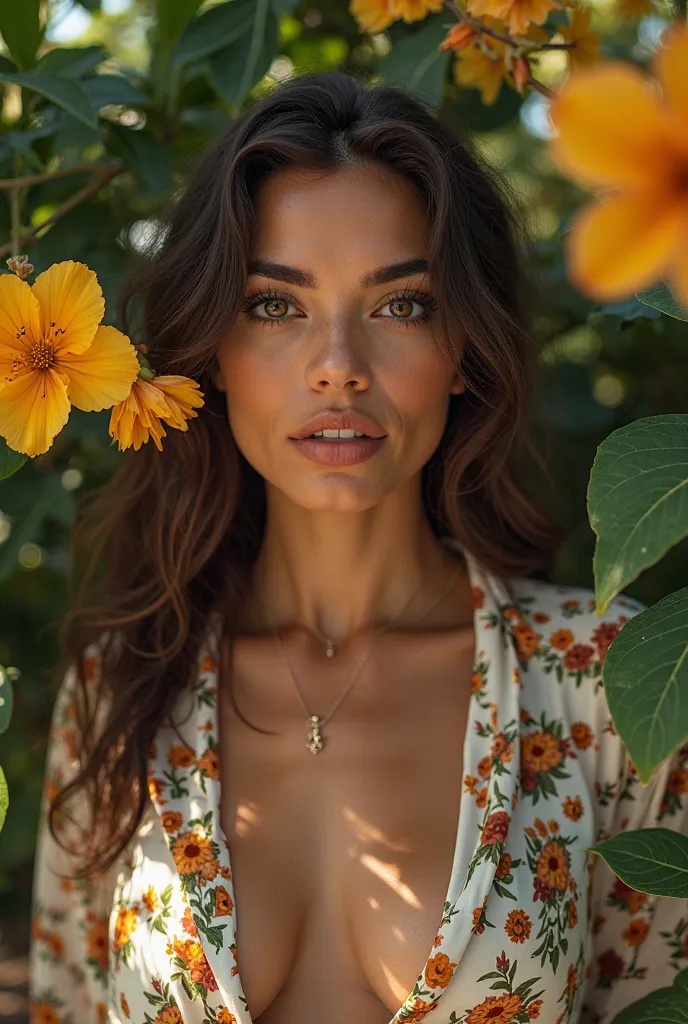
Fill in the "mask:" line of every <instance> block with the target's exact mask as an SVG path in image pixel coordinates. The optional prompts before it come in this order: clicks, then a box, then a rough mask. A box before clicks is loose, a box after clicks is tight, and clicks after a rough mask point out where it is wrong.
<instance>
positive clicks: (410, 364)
mask: <svg viewBox="0 0 688 1024" xmlns="http://www.w3.org/2000/svg"><path fill="white" fill-rule="evenodd" d="M427 254H428V249H427V225H426V222H425V215H424V212H423V208H422V205H421V203H420V201H419V200H418V198H417V197H416V195H415V193H414V191H413V189H412V187H411V185H410V184H409V183H408V182H407V181H406V179H405V178H403V177H401V176H399V175H396V174H395V173H394V172H392V171H390V170H389V169H388V168H386V167H384V166H378V165H375V166H373V165H363V166H357V167H354V168H349V169H346V170H345V171H337V172H335V173H324V174H321V173H316V172H312V171H303V170H298V171H297V170H291V169H290V170H288V171H281V172H279V173H278V174H276V175H275V176H273V177H272V178H270V179H269V180H268V181H267V182H266V183H265V185H264V187H263V189H262V190H261V193H260V196H259V200H258V203H257V229H256V231H255V233H254V237H253V245H252V250H251V253H250V259H251V261H256V260H262V261H266V260H270V261H272V262H274V263H279V264H282V265H287V266H288V267H290V268H293V269H292V271H291V274H289V275H288V276H289V277H290V280H289V281H286V280H284V276H283V274H282V273H281V272H280V270H279V269H278V268H268V267H266V266H263V267H262V268H259V267H256V268H254V269H255V270H256V271H260V272H254V273H250V274H249V277H248V278H247V284H246V290H245V300H248V301H245V302H244V303H243V309H242V311H241V312H240V313H238V315H237V317H236V320H235V322H234V324H233V325H232V327H231V329H230V330H229V332H228V333H227V335H226V337H225V338H224V339H223V341H222V343H221V345H220V348H219V351H218V354H217V364H218V365H217V369H216V371H215V383H216V384H217V386H218V387H219V388H221V389H222V390H224V391H225V392H226V395H227V408H228V415H229V423H230V427H231V429H232V432H233V434H234V438H235V440H236V443H237V444H238V446H239V448H240V450H241V452H242V453H243V455H244V457H245V458H246V459H247V461H248V462H249V463H250V464H251V465H252V466H253V467H254V468H255V469H256V471H257V472H258V473H260V474H261V476H262V477H264V479H265V480H266V482H267V483H268V484H272V485H273V486H274V487H276V488H278V489H279V490H280V491H282V492H284V493H285V494H286V495H287V496H288V497H290V498H291V499H292V500H293V501H294V502H295V503H296V504H298V505H300V506H302V507H304V508H309V509H321V510H325V509H327V510H331V511H336V510H349V511H356V510H363V509H366V508H370V507H371V506H373V505H375V504H377V503H378V502H380V501H381V500H382V499H384V498H385V497H386V496H387V495H389V494H391V493H392V492H393V491H395V490H396V489H397V488H399V487H400V486H402V485H403V484H405V483H407V482H408V481H409V479H410V478H411V477H412V476H413V475H414V474H417V473H419V472H420V470H421V468H422V467H423V465H424V464H425V463H426V462H427V461H428V459H429V458H430V457H431V455H432V453H433V452H434V450H435V448H436V447H437V445H438V443H439V440H440V438H441V436H442V432H443V430H444V426H445V422H446V416H447V411H448V403H449V396H450V394H458V393H459V392H461V391H463V384H462V382H461V381H460V380H459V378H458V377H457V376H456V375H455V372H454V370H453V368H452V367H451V366H450V365H449V363H448V362H447V360H446V358H445V357H444V356H443V355H442V353H441V352H440V351H439V349H438V348H437V347H436V345H435V342H434V332H435V328H434V324H435V320H436V315H435V313H434V312H433V310H434V308H436V305H437V302H436V301H433V299H434V293H433V284H432V281H431V280H430V278H429V275H428V273H427V271H425V272H424V271H423V269H422V267H421V268H420V269H419V268H417V267H416V268H412V269H411V272H409V270H408V269H407V270H405V271H402V272H401V274H399V273H398V272H397V273H392V275H391V278H393V279H391V278H390V277H388V278H387V279H385V280H384V281H383V282H382V283H374V284H370V283H368V282H367V281H366V280H365V278H366V275H371V274H372V272H373V271H376V270H379V269H380V268H384V267H388V266H389V265H390V264H398V263H401V262H404V261H407V260H414V259H415V260H416V261H418V260H421V259H426V258H427ZM249 269H251V268H249ZM297 271H298V273H297ZM296 278H298V281H297V280H296ZM405 290H406V291H408V292H409V297H404V291H405ZM412 290H417V292H418V294H416V295H412V294H411V292H412ZM268 291H269V292H270V294H269V295H266V294H265V293H266V292H268ZM249 305H250V306H253V309H251V310H248V309H247V306H249ZM249 313H250V315H249ZM342 410H344V411H349V410H351V411H356V412H360V413H363V414H364V415H366V416H368V417H370V418H372V420H373V421H374V423H375V424H376V425H377V427H378V428H379V431H378V432H381V433H384V435H385V437H384V438H383V440H382V441H381V442H379V443H378V445H377V450H376V452H375V454H373V455H372V456H370V457H368V458H366V459H365V460H364V461H358V462H355V463H353V464H348V465H341V464H339V465H331V464H323V463H322V462H318V461H312V459H311V458H309V457H307V455H306V454H304V451H303V446H301V447H299V446H298V445H297V444H295V443H294V441H293V440H291V438H293V437H294V436H295V435H296V434H297V433H298V431H299V429H300V428H303V426H304V425H305V424H307V423H308V421H310V420H311V419H312V418H313V417H314V416H317V415H319V414H321V413H327V412H335V411H342ZM347 443H350V442H347V441H346V440H339V441H330V442H328V441H327V440H324V441H323V440H321V441H320V442H317V443H316V444H317V446H318V447H319V448H322V445H323V444H337V445H344V444H347ZM354 443H355V442H354ZM312 447H313V445H311V448H312Z"/></svg>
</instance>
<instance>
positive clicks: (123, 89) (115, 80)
mask: <svg viewBox="0 0 688 1024" xmlns="http://www.w3.org/2000/svg"><path fill="white" fill-rule="evenodd" d="M81 84H82V86H83V87H84V89H85V91H86V94H87V96H88V98H89V101H90V103H91V106H92V107H93V108H94V109H95V110H100V108H101V107H105V106H108V105H109V104H115V105H118V106H125V107H145V106H147V104H148V102H149V101H148V97H147V96H146V94H145V93H143V92H141V91H140V90H139V89H137V88H136V87H135V86H133V85H132V84H131V82H130V81H129V79H128V78H124V76H123V75H89V76H88V77H87V78H82V80H81Z"/></svg>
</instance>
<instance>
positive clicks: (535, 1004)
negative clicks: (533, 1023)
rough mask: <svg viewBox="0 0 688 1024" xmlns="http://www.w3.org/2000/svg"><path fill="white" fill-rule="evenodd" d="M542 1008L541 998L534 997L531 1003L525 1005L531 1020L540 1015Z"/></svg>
mask: <svg viewBox="0 0 688 1024" xmlns="http://www.w3.org/2000/svg"><path fill="white" fill-rule="evenodd" d="M541 1009H542V999H534V1000H533V1001H532V1003H529V1004H528V1006H527V1007H526V1013H527V1014H528V1016H529V1017H530V1019H531V1020H537V1019H538V1017H539V1016H540V1010H541Z"/></svg>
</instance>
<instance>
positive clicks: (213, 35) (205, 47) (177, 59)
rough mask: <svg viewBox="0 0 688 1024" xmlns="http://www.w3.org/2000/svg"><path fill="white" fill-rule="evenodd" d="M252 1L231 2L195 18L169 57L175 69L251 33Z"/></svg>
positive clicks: (253, 0)
mask: <svg viewBox="0 0 688 1024" xmlns="http://www.w3.org/2000/svg"><path fill="white" fill-rule="evenodd" d="M254 4H255V0H230V2H229V3H224V4H217V5H216V6H215V7H211V8H210V9H209V10H208V11H205V12H204V13H203V14H201V15H199V16H198V17H197V18H194V19H193V21H191V22H190V23H189V25H188V26H187V27H186V29H185V31H184V33H183V35H182V37H181V39H180V40H179V44H178V45H177V47H176V48H175V50H174V52H173V54H172V61H173V63H174V64H176V65H177V66H181V65H183V64H189V63H191V61H196V60H202V59H203V58H204V57H209V56H210V54H211V53H215V51H216V50H221V49H223V47H225V46H229V44H230V43H233V42H234V41H235V40H237V39H240V38H241V37H242V36H243V35H245V34H246V33H247V32H250V31H251V25H252V23H253V20H254Z"/></svg>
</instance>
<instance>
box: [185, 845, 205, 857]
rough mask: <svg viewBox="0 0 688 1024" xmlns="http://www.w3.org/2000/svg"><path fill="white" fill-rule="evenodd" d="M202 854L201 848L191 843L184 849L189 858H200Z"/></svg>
mask: <svg viewBox="0 0 688 1024" xmlns="http://www.w3.org/2000/svg"><path fill="white" fill-rule="evenodd" d="M200 852H201V848H200V846H196V844H195V843H189V844H188V845H187V846H185V847H184V853H185V854H186V856H187V857H198V855H199V853H200Z"/></svg>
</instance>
